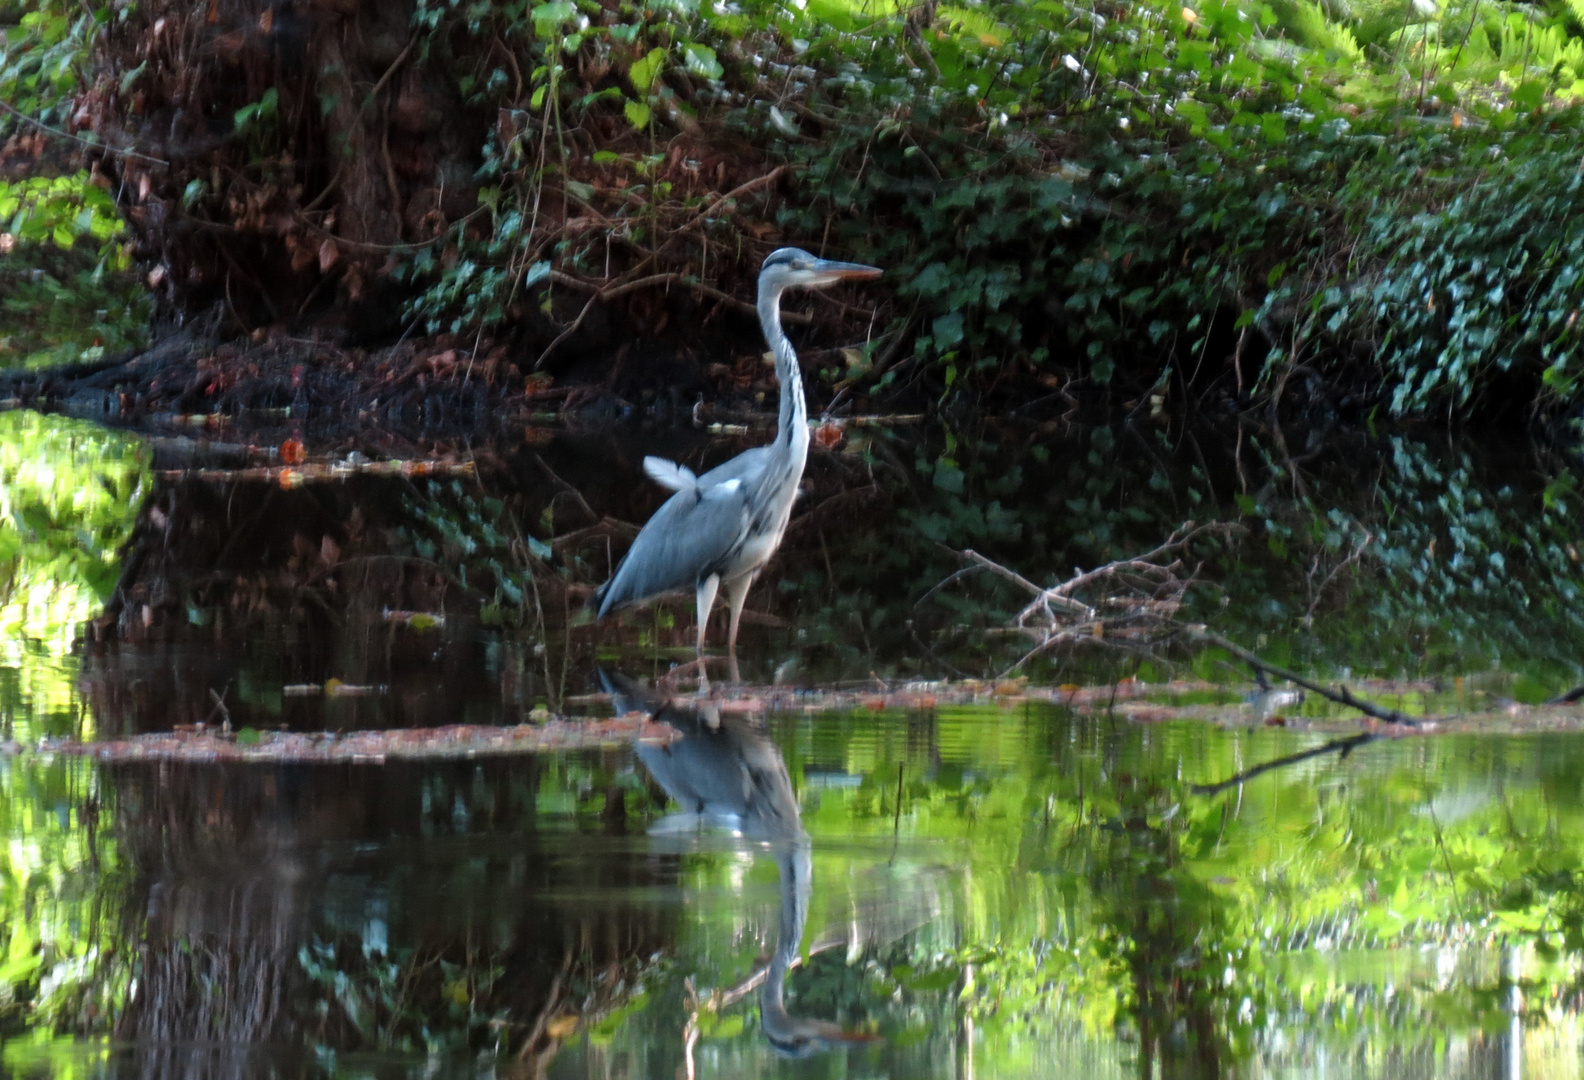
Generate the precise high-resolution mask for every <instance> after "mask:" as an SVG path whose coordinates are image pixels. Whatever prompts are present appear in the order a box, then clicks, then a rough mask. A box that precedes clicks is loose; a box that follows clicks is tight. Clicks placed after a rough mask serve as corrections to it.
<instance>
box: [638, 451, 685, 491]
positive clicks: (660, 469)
mask: <svg viewBox="0 0 1584 1080" xmlns="http://www.w3.org/2000/svg"><path fill="white" fill-rule="evenodd" d="M643 467H644V472H646V473H648V474H649V479H651V480H653V481H654V482H655V483H657V484H659V485H660V486H661V487H663V488H667V489H669V490H671V491H685V490H687V489H688V488H696V487H698V486H699V480H698V477H697V476H694V475H693V470H692V469H690V468H688V467H687V466H686V465H678V464H677V463H676V462H674V461H667V460H666V459H665V458H663V457H653V456H651V457H646V458H644V466H643Z"/></svg>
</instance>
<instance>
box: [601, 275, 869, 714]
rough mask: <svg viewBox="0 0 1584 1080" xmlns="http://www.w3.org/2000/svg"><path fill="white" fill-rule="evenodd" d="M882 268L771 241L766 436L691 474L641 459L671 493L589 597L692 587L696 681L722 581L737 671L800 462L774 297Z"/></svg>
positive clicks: (801, 409)
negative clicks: (771, 389)
mask: <svg viewBox="0 0 1584 1080" xmlns="http://www.w3.org/2000/svg"><path fill="white" fill-rule="evenodd" d="M881 272H882V271H881V270H880V269H879V268H878V267H874V266H864V265H862V264H860V263H847V262H834V261H832V260H830V259H821V258H817V257H816V256H813V255H810V254H809V253H808V252H806V251H803V250H801V249H799V248H780V249H778V250H776V251H772V252H771V253H770V254H769V255H768V256H766V257H765V261H764V265H763V266H761V267H760V269H759V303H758V309H759V323H760V325H761V326H762V327H763V328H764V336H765V341H767V342H768V343H769V345H770V351H771V353H772V355H773V356H774V359H775V371H776V379H777V380H778V381H779V382H780V384H781V408H780V413H779V415H778V416H777V420H776V435H775V440H774V441H773V442H771V443H770V444H769V445H768V446H756V447H754V448H753V449H751V450H745V451H743V452H742V453H741V454H738V455H737V456H736V457H734V458H732V459H731V460H730V461H728V462H726V463H725V464H723V465H717V466H716V467H715V468H713V469H711V470H709V471H708V472H706V473H705V474H704V475H703V476H695V475H694V474H693V471H692V470H691V469H688V468H686V467H685V466H682V465H678V464H677V463H676V462H674V461H667V460H666V459H664V458H660V457H646V458H644V472H646V473H648V475H649V478H650V479H651V480H653V481H655V483H657V484H659V485H660V486H661V487H665V488H669V489H670V490H671V491H673V492H675V494H674V495H672V496H671V497H670V498H669V499H667V500H666V501H665V503H664V504H663V505H662V506H661V507H660V509H659V510H656V511H655V513H654V516H653V517H651V518H650V519H649V522H648V524H646V525H645V526H644V527H643V529H642V530H641V531H640V532H639V533H638V538H637V539H636V540H634V541H633V545H632V547H631V548H629V549H628V551H627V555H626V557H625V558H624V559H623V560H622V562H621V565H620V566H618V567H617V568H616V573H615V574H614V575H613V576H612V577H611V579H610V580H609V581H608V582H606V583H605V584H604V585H602V586H601V587H600V589H599V591H598V592H596V593H595V594H594V603H595V604H596V605H597V606H598V616H597V617H598V618H601V619H603V618H604V617H605V616H606V615H608V614H610V613H611V612H612V611H615V610H616V609H618V608H621V607H625V606H627V605H629V604H637V603H640V602H642V601H644V600H647V599H649V598H651V597H654V596H658V595H659V594H661V593H666V592H671V591H673V590H676V589H685V588H689V587H691V588H692V589H693V590H694V595H695V598H696V600H697V602H698V657H699V681H700V684H701V685H703V686H706V687H707V686H708V684H709V678H708V675H707V673H706V672H705V671H704V637H705V631H706V629H707V627H708V625H709V616H710V610H711V609H712V608H714V606H715V597H716V594H717V593H718V592H719V591H720V589H721V588H722V587H723V586H724V587H725V590H726V604H727V607H728V608H729V610H730V612H731V622H730V625H729V627H728V629H727V632H726V654H727V656H728V658H729V659H730V662H731V678H732V681H733V682H741V677H740V674H739V672H738V668H737V624H738V622H739V620H740V619H741V617H742V609H743V601H745V600H746V599H747V598H748V588H749V586H751V585H752V584H753V580H754V577H755V576H756V575H757V574H758V573H759V571H760V569H761V568H762V567H763V566H764V564H765V563H766V562H768V561H769V560H770V556H771V555H773V554H774V553H775V550H776V548H777V547H778V546H780V543H781V536H782V534H783V533H784V532H786V527H787V521H788V519H789V518H790V517H791V515H792V503H793V501H794V500H795V499H796V498H797V491H798V482H799V481H800V480H801V479H802V478H803V466H804V463H805V462H806V461H807V459H808V444H809V431H808V405H807V403H806V402H805V401H804V400H803V374H802V371H801V370H800V369H799V367H798V358H797V353H796V352H795V351H794V350H793V348H792V342H790V341H788V340H787V336H786V334H785V333H784V332H783V331H782V329H781V294H782V293H784V292H785V291H786V290H788V289H797V288H805V289H807V288H822V287H824V286H827V285H834V284H836V283H837V282H838V281H847V280H853V279H864V278H875V277H879V276H880V274H881Z"/></svg>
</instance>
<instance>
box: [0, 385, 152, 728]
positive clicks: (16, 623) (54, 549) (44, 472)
mask: <svg viewBox="0 0 1584 1080" xmlns="http://www.w3.org/2000/svg"><path fill="white" fill-rule="evenodd" d="M146 470H147V459H146V456H145V453H144V451H143V449H142V447H141V444H140V443H138V442H137V441H135V440H132V439H129V438H127V437H125V436H123V435H118V434H115V433H112V432H108V431H105V430H103V429H101V428H97V427H95V426H93V425H91V424H88V423H84V422H82V421H77V420H68V419H65V418H62V417H45V416H39V415H37V414H34V413H23V412H5V413H0V658H3V659H4V660H5V662H6V663H7V664H11V665H16V664H20V663H22V661H21V660H20V652H21V651H26V643H27V642H42V643H43V647H44V650H45V652H46V653H47V654H51V655H53V658H54V660H55V661H56V662H57V663H58V662H59V661H60V660H61V658H63V657H64V656H65V654H66V651H67V649H68V647H69V645H70V643H71V638H72V635H73V634H74V633H75V630H76V626H77V624H78V623H80V622H82V621H83V620H84V619H87V618H88V617H89V616H90V615H92V614H93V612H94V610H95V609H96V608H97V607H98V606H99V605H100V604H102V603H103V602H104V600H105V599H106V598H107V597H108V596H109V594H110V591H111V590H112V589H113V588H114V586H115V582H116V576H117V554H116V552H117V549H118V548H119V547H120V545H121V544H122V542H123V541H125V539H126V537H127V535H128V534H129V532H130V530H131V527H132V521H133V518H134V517H135V515H136V513H137V508H138V504H139V502H140V501H141V499H142V491H143V485H144V482H145V477H146ZM33 663H34V662H33V661H29V662H28V663H27V664H26V665H24V666H27V667H29V668H30V669H31V667H32V665H33ZM61 677H63V678H65V679H67V680H69V678H70V675H69V673H62V676H61ZM68 686H69V683H63V684H61V685H58V686H56V687H55V688H54V690H53V691H51V692H50V693H52V694H54V695H57V696H59V697H60V698H61V699H62V700H61V701H60V702H59V704H60V705H61V706H64V705H65V700H64V698H65V696H66V694H67V691H68ZM39 689H42V688H39ZM38 704H39V705H43V704H44V702H42V701H40V702H38Z"/></svg>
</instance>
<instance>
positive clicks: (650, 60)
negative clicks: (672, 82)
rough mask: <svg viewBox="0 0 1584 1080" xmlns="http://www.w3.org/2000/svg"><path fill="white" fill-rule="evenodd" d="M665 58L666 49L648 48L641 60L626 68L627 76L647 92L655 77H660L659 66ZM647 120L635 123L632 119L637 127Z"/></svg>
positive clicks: (636, 85) (628, 116)
mask: <svg viewBox="0 0 1584 1080" xmlns="http://www.w3.org/2000/svg"><path fill="white" fill-rule="evenodd" d="M665 59H666V51H665V50H664V49H650V50H649V52H648V54H647V55H645V56H644V58H643V59H642V60H639V61H638V62H637V63H635V64H634V65H633V66H632V67H630V68H628V69H627V77H628V78H629V79H631V80H632V84H633V87H634V88H635V89H637V90H639V91H641V92H643V93H648V92H649V88H650V87H651V86H653V85H654V83H655V79H657V78H659V77H660V67H661V65H662V64H664V63H665ZM627 119H629V120H631V119H632V113H631V111H629V112H628V114H627ZM648 122H649V121H648V119H647V117H646V118H645V119H644V122H643V124H637V121H634V123H635V124H637V126H638V127H643V126H644V124H647V123H648Z"/></svg>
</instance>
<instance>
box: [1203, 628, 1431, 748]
mask: <svg viewBox="0 0 1584 1080" xmlns="http://www.w3.org/2000/svg"><path fill="white" fill-rule="evenodd" d="M1186 629H1188V631H1189V632H1190V633H1192V634H1193V636H1194V637H1196V638H1198V639H1199V640H1201V641H1206V642H1209V643H1210V644H1211V645H1215V646H1218V647H1219V648H1222V649H1225V650H1226V651H1227V652H1229V653H1231V654H1232V655H1233V656H1235V657H1237V658H1238V659H1239V660H1242V661H1243V662H1244V663H1246V664H1249V665H1251V666H1252V667H1254V668H1257V669H1258V670H1260V671H1264V672H1266V673H1267V674H1270V675H1274V676H1276V677H1277V678H1278V679H1286V680H1287V681H1288V682H1291V683H1293V684H1294V685H1296V686H1301V687H1303V688H1304V689H1305V690H1309V691H1312V692H1313V693H1316V694H1319V695H1320V696H1321V697H1323V698H1325V699H1326V700H1327V701H1334V702H1336V703H1337V704H1338V705H1346V706H1347V707H1348V708H1350V709H1357V710H1358V711H1359V712H1361V713H1363V714H1364V715H1365V716H1368V717H1372V718H1374V719H1376V720H1379V721H1381V722H1382V723H1387V724H1402V725H1404V726H1406V727H1418V726H1419V721H1417V720H1415V719H1414V718H1413V717H1411V716H1407V715H1405V714H1403V713H1400V712H1398V711H1397V710H1396V709H1383V708H1381V707H1380V706H1379V705H1372V704H1370V703H1369V702H1367V701H1365V700H1364V699H1362V698H1359V697H1355V696H1354V694H1353V692H1352V691H1351V690H1349V689H1348V688H1347V687H1345V686H1338V687H1337V688H1336V689H1334V690H1333V689H1331V688H1329V687H1326V686H1323V685H1321V684H1320V683H1317V682H1314V681H1312V680H1310V679H1306V678H1304V677H1303V676H1302V675H1298V674H1295V673H1294V672H1291V671H1288V670H1287V669H1286V668H1281V667H1277V666H1276V665H1275V664H1272V663H1268V662H1267V661H1265V660H1262V659H1261V658H1260V656H1259V654H1258V653H1252V652H1249V650H1247V649H1245V648H1243V646H1241V645H1236V644H1233V643H1232V642H1230V641H1228V640H1227V639H1226V638H1224V637H1222V636H1221V635H1220V634H1216V633H1212V632H1211V631H1209V630H1206V629H1205V628H1204V627H1202V626H1193V627H1187V628H1186Z"/></svg>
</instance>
